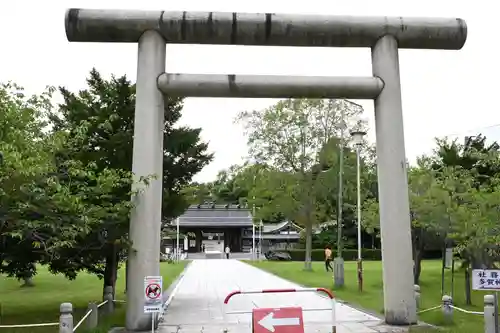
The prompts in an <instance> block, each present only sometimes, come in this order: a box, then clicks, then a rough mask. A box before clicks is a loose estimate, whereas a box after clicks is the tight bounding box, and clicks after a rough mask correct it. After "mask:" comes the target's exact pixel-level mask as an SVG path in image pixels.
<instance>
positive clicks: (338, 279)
mask: <svg viewBox="0 0 500 333" xmlns="http://www.w3.org/2000/svg"><path fill="white" fill-rule="evenodd" d="M340 112H341V114H340V143H339V193H338V200H337V204H338V206H337V256H336V257H335V259H334V260H333V280H334V284H335V287H342V286H343V285H344V258H343V257H342V221H343V219H342V208H343V206H344V205H343V195H344V181H343V174H344V127H345V122H344V118H345V107H344V105H342V109H341V111H340Z"/></svg>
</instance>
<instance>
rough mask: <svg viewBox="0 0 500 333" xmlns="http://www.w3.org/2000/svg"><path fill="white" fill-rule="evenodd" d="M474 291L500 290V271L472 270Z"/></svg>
mask: <svg viewBox="0 0 500 333" xmlns="http://www.w3.org/2000/svg"><path fill="white" fill-rule="evenodd" d="M472 290H500V270H498V269H474V270H472Z"/></svg>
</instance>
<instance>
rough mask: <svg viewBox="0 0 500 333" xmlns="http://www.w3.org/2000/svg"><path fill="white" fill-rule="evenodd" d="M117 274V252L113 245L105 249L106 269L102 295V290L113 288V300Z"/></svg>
mask: <svg viewBox="0 0 500 333" xmlns="http://www.w3.org/2000/svg"><path fill="white" fill-rule="evenodd" d="M117 273H118V251H117V246H116V245H115V244H114V243H113V244H110V245H109V246H107V249H106V268H105V269H104V279H103V288H102V290H103V294H104V289H105V288H106V287H108V286H111V287H113V298H115V292H116V291H115V284H116V278H117Z"/></svg>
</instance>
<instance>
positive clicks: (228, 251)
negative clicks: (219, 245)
mask: <svg viewBox="0 0 500 333" xmlns="http://www.w3.org/2000/svg"><path fill="white" fill-rule="evenodd" d="M224 252H226V259H229V253H230V252H231V249H230V248H229V246H226V250H225V251H224Z"/></svg>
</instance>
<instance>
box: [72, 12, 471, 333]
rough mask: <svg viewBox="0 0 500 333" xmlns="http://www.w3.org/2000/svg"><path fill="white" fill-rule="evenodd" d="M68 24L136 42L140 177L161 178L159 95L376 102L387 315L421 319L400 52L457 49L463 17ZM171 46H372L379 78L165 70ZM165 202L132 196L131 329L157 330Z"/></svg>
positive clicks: (155, 16) (75, 19) (143, 15)
mask: <svg viewBox="0 0 500 333" xmlns="http://www.w3.org/2000/svg"><path fill="white" fill-rule="evenodd" d="M65 25H66V35H67V38H68V40H69V41H70V42H101V43H114V42H115V43H116V42H120V43H138V60H137V87H136V89H137V92H136V93H137V97H136V107H135V120H134V121H135V124H134V151H133V153H134V155H133V166H132V170H133V172H134V174H135V175H136V176H137V177H140V176H148V175H151V174H157V175H161V174H162V168H163V166H162V154H163V119H164V116H165V115H164V98H163V94H169V95H172V96H186V97H252V98H258V97H263V98H305V97H307V98H350V99H373V100H374V101H375V130H376V141H377V143H376V147H377V165H378V191H379V197H380V227H381V240H382V258H383V279H384V309H385V320H386V322H387V323H388V324H396V325H397V324H399V325H401V324H402V325H405V324H412V323H415V322H416V321H417V315H416V305H415V300H414V295H413V264H412V248H411V235H410V233H411V230H410V211H409V200H408V181H407V175H406V159H405V146H404V133H403V113H402V102H401V84H400V75H399V57H398V49H399V48H405V49H443V50H459V49H461V48H462V47H463V46H464V44H465V41H466V39H467V27H466V24H465V22H464V21H463V20H462V19H456V18H402V17H352V16H312V15H311V16H306V15H289V14H270V13H267V14H248V13H218V12H178V11H139V10H98V9H69V10H68V11H67V13H66V21H65ZM166 43H172V44H214V45H260V46H305V47H369V48H371V51H372V69H373V76H369V77H298V76H270V75H258V76H257V75H255V76H254V75H204V74H200V75H197V74H169V73H165V60H166V58H165V53H166ZM161 198H162V182H161V177H160V179H157V180H154V181H152V182H151V184H150V186H149V187H148V188H147V189H146V190H145V191H143V192H142V193H140V194H139V195H137V196H136V197H135V198H134V200H135V203H136V207H135V209H134V210H133V213H132V216H131V221H130V240H131V241H132V242H133V250H132V251H130V257H129V265H130V269H129V276H128V279H129V283H128V286H129V287H128V289H127V300H128V302H127V320H126V328H127V330H130V331H142V330H147V329H151V317H150V315H147V314H144V313H143V305H144V296H143V291H142V287H143V277H144V276H145V275H159V248H160V222H161Z"/></svg>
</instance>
